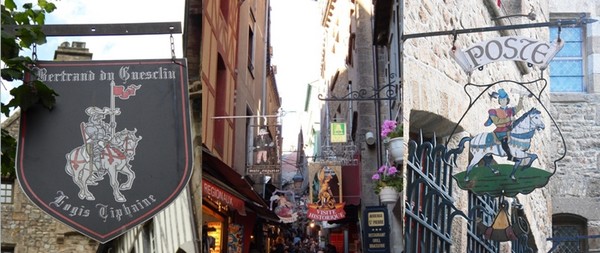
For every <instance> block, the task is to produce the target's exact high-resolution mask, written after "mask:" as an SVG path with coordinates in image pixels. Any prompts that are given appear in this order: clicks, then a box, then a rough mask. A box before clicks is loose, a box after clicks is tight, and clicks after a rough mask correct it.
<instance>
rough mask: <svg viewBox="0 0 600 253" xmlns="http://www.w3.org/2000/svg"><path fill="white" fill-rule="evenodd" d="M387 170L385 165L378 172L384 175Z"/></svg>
mask: <svg viewBox="0 0 600 253" xmlns="http://www.w3.org/2000/svg"><path fill="white" fill-rule="evenodd" d="M386 169H387V166H386V165H383V166H381V167H379V169H378V170H377V172H379V173H384V172H385V170H386Z"/></svg>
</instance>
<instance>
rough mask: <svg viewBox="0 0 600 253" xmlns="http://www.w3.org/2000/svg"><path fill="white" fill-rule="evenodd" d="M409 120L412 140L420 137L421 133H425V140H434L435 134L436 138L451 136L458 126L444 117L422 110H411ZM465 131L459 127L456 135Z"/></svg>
mask: <svg viewBox="0 0 600 253" xmlns="http://www.w3.org/2000/svg"><path fill="white" fill-rule="evenodd" d="M409 119H410V129H409V133H410V136H411V138H412V137H413V136H420V134H421V131H422V132H423V138H433V136H434V133H435V136H436V137H444V136H449V135H450V134H451V133H452V130H453V129H454V127H455V126H456V122H454V121H452V120H449V119H448V118H446V117H444V116H442V115H439V114H435V113H433V112H428V111H422V110H411V111H410V118H409ZM463 131H464V129H463V128H462V127H461V126H457V127H456V130H455V131H454V134H456V133H460V132H463Z"/></svg>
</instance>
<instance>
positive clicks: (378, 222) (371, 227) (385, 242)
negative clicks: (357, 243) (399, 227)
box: [363, 206, 391, 253]
mask: <svg viewBox="0 0 600 253" xmlns="http://www.w3.org/2000/svg"><path fill="white" fill-rule="evenodd" d="M387 212H388V210H387V208H386V207H384V206H367V207H365V212H364V214H363V228H364V232H363V241H364V242H365V243H364V247H365V252H373V253H376V252H377V253H379V252H389V251H390V228H389V224H391V223H390V221H389V220H388V214H387Z"/></svg>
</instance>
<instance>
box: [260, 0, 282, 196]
mask: <svg viewBox="0 0 600 253" xmlns="http://www.w3.org/2000/svg"><path fill="white" fill-rule="evenodd" d="M269 13H270V3H269V0H267V1H265V28H264V29H263V40H264V47H263V49H264V52H263V73H262V82H263V83H262V86H263V87H262V88H263V89H262V103H261V108H260V109H261V114H262V115H263V116H264V115H267V69H268V68H269V67H270V66H267V54H269V48H267V47H268V46H269V43H268V42H269V36H270V34H269ZM259 121H260V119H259ZM263 121H264V122H263V123H264V124H265V126H266V127H268V126H267V125H268V122H267V118H266V117H263ZM259 125H260V124H259ZM267 181H268V179H267V176H262V180H261V183H262V184H263V192H262V197H263V198H265V197H266V196H265V195H266V192H265V189H266V188H267ZM280 181H281V180H280Z"/></svg>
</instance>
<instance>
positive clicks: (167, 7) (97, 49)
mask: <svg viewBox="0 0 600 253" xmlns="http://www.w3.org/2000/svg"><path fill="white" fill-rule="evenodd" d="M51 1H52V0H51ZM15 2H16V4H17V6H19V8H20V6H22V5H23V3H28V2H36V1H34V0H17V1H15ZM52 2H53V3H54V4H55V5H56V7H57V8H56V10H55V11H54V12H52V13H50V14H47V15H46V24H117V23H154V22H180V23H181V27H182V29H183V25H184V24H183V17H184V9H185V7H184V5H185V0H170V1H158V0H54V1H52ZM173 38H174V42H175V43H174V44H175V57H177V58H183V50H182V34H173ZM47 40H48V42H47V43H46V44H43V45H40V46H38V47H37V56H38V59H39V60H52V59H53V58H54V51H55V50H56V48H57V47H58V45H60V44H61V43H62V42H64V41H68V42H72V41H80V42H85V43H86V47H87V48H88V49H89V50H90V52H91V53H92V54H93V59H94V60H122V59H164V58H171V43H170V37H169V34H164V35H133V36H130V35H127V36H82V37H48V38H47ZM22 55H27V56H31V51H25V52H23V53H22ZM14 85H15V84H13V83H9V82H5V81H3V82H2V88H1V89H2V102H4V103H7V102H8V101H9V100H10V98H11V97H10V95H9V93H8V91H9V90H10V89H11V88H12V87H13V86H14ZM2 120H4V115H2Z"/></svg>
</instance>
